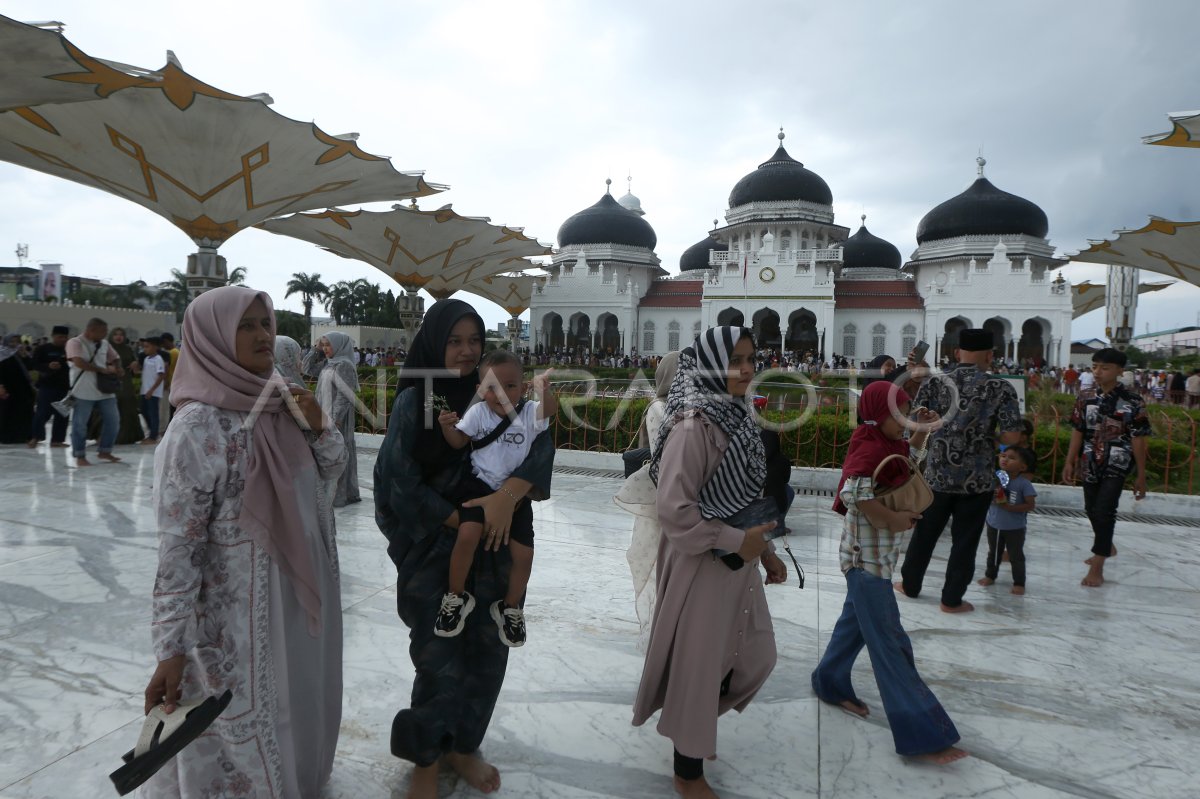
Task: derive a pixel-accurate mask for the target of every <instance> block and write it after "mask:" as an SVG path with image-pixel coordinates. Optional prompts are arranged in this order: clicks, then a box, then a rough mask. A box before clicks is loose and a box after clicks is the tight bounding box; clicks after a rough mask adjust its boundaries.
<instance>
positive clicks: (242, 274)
mask: <svg viewBox="0 0 1200 799" xmlns="http://www.w3.org/2000/svg"><path fill="white" fill-rule="evenodd" d="M245 284H246V267H244V266H237V267H234V269H233V271H232V272H230V273H229V284H228V285H230V286H244V285H245Z"/></svg>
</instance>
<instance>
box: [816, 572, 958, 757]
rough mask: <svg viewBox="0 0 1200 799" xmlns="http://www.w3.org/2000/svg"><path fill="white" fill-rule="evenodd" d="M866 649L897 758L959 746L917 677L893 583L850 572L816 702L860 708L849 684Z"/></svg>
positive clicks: (818, 677) (951, 726) (819, 674)
mask: <svg viewBox="0 0 1200 799" xmlns="http://www.w3.org/2000/svg"><path fill="white" fill-rule="evenodd" d="M864 645H865V646H866V647H867V654H868V655H870V657H871V668H872V669H873V670H874V672H875V682H876V684H877V685H878V686H879V696H880V698H882V700H883V710H884V712H885V713H886V714H887V720H888V725H889V726H890V727H891V728H892V739H893V740H894V741H895V743H896V752H897V754H900V755H905V756H912V755H922V754H928V753H929V752H937V751H940V750H942V749H945V748H946V747H948V746H953V745H954V744H956V743H957V742H958V740H959V735H958V730H957V729H955V727H954V722H952V721H951V720H950V717H949V716H948V715H946V711H945V710H944V709H943V708H942V706H941V703H939V702H938V700H937V697H935V696H934V695H933V692H932V691H930V690H929V686H927V685H925V683H924V681H923V680H922V679H921V675H920V674H917V667H916V664H915V663H914V662H913V651H912V642H910V641H909V640H908V634H907V633H905V632H904V628H903V627H902V626H901V625H900V609H899V607H897V606H896V592H895V590H894V589H893V588H892V583H891V581H890V580H885V579H884V578H882V577H876V576H875V575H873V574H869V573H868V572H866V571H864V570H862V569H851V570H850V571H848V572H846V604H845V605H843V606H842V617H841V618H840V619H838V621H837V625H836V626H835V627H834V628H833V637H832V638H830V640H829V646H828V647H826V649H825V656H824V657H822V658H821V662H820V663H819V664H817V668H816V670H815V671H813V673H812V687H813V691H814V692H815V693H816V695H817V697H818V698H820V699H821V700H822V701H825V702H829V703H831V704H841V703H842V702H844V701H846V700H851V701H854V702H859V703H861V700H859V699H858V697H857V696H856V695H855V693H854V688H853V686H851V684H850V672H851V669H853V667H854V659H855V658H856V657H858V653H859V652H861V651H862V648H863V646H864Z"/></svg>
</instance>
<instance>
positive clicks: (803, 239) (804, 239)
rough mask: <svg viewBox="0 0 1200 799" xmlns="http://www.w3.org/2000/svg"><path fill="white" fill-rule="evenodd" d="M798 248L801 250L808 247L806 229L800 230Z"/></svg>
mask: <svg viewBox="0 0 1200 799" xmlns="http://www.w3.org/2000/svg"><path fill="white" fill-rule="evenodd" d="M800 249H802V250H807V249H808V231H807V230H802V231H800Z"/></svg>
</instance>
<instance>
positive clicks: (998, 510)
mask: <svg viewBox="0 0 1200 799" xmlns="http://www.w3.org/2000/svg"><path fill="white" fill-rule="evenodd" d="M1036 466H1037V455H1035V454H1034V453H1033V451H1032V450H1030V449H1029V448H1027V447H1009V448H1008V449H1006V450H1004V451H1003V452H1001V453H1000V470H1001V471H1003V472H1005V473H1006V474H1008V486H1007V487H1004V488H998V489H997V490H996V497H995V499H993V501H992V506H991V507H990V508H988V514H987V539H988V557H987V568H986V569H985V570H984V576H983V577H982V578H981V579H980V580H979V584H980V585H991V584H992V583H994V582H996V577H997V575H999V574H1000V556H1001V555H1002V554H1003V553H1004V552H1005V551H1007V552H1008V558H1009V562H1010V563H1011V564H1012V577H1013V587H1012V592H1013V593H1014V594H1017V595H1020V594H1024V593H1025V517H1026V516H1027V515H1028V513H1029V511H1031V510H1033V508H1034V498H1035V497H1036V496H1037V491H1036V490H1035V489H1034V487H1033V483H1031V482H1030V481H1029V478H1028V477H1027V476H1026V474H1027V473H1031V472H1032V471H1033V470H1034V468H1035V467H1036Z"/></svg>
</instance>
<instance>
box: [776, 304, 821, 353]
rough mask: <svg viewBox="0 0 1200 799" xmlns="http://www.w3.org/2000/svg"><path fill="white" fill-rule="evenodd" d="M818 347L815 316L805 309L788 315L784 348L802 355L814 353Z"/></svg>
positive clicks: (818, 340)
mask: <svg viewBox="0 0 1200 799" xmlns="http://www.w3.org/2000/svg"><path fill="white" fill-rule="evenodd" d="M819 345H820V339H819V336H818V335H817V315H816V314H815V313H813V312H812V311H810V310H808V309H807V308H799V309H797V310H795V311H792V312H791V313H790V314H788V333H787V338H786V340H785V341H784V348H785V349H788V350H795V351H797V352H799V353H800V354H801V355H803V354H804V353H805V352H816V351H817V348H818V346H819Z"/></svg>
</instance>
